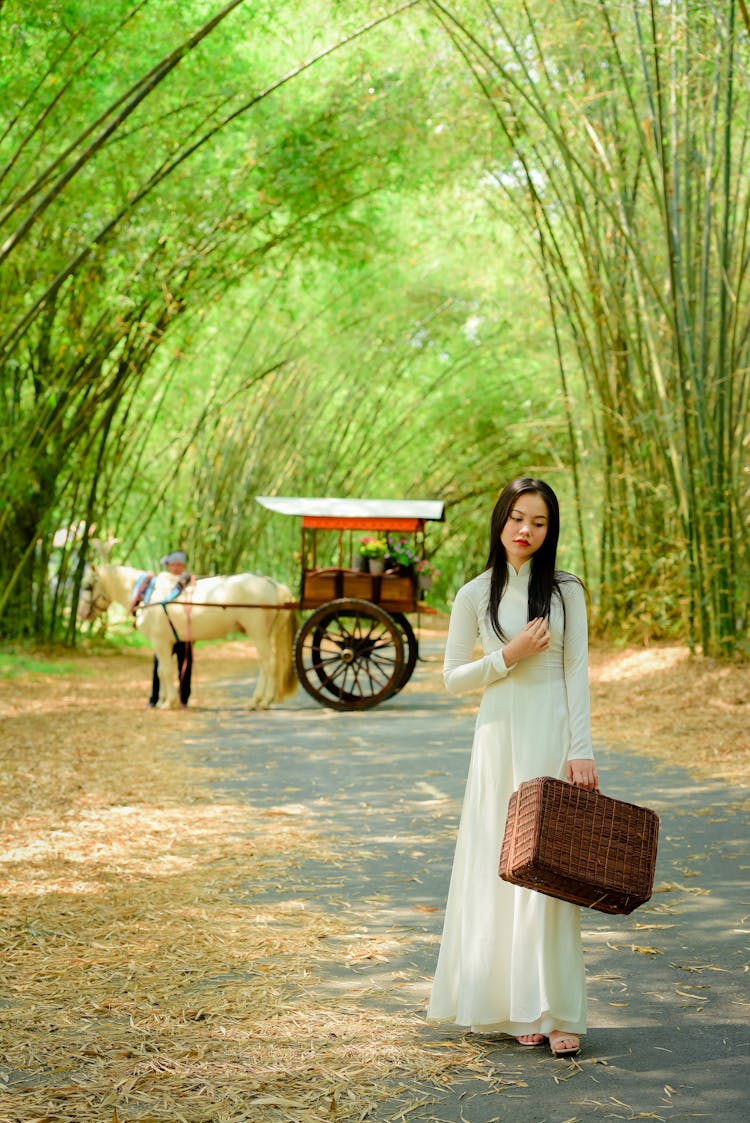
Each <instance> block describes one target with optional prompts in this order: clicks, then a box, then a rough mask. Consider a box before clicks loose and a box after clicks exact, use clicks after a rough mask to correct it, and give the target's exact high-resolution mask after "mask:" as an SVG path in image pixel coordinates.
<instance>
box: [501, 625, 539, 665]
mask: <svg viewBox="0 0 750 1123" xmlns="http://www.w3.org/2000/svg"><path fill="white" fill-rule="evenodd" d="M549 645H550V634H549V627H548V625H547V621H546V620H545V619H544V617H543V616H538V617H537V618H536V620H529V622H528V624H526V625H525V626H524V627H523V628H522V629H521V631H520V632H519V633H518V635H517V636H514V637H513V639H512V640H511V641H510V642H509V643H506V645H505V647H504V648H503V659H504V660H505V665H506V666H507V667H510V666H512V664H513V663H520V662H521V660H522V659H528V658H529V657H530V656H531V655H538V654H539V653H540V652H541V651H546V650H547V648H548V647H549Z"/></svg>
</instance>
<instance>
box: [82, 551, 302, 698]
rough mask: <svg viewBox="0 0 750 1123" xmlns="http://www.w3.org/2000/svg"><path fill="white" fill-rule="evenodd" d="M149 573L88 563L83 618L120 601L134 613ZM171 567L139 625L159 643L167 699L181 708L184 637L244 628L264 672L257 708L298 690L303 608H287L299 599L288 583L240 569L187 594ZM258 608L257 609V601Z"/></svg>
mask: <svg viewBox="0 0 750 1123" xmlns="http://www.w3.org/2000/svg"><path fill="white" fill-rule="evenodd" d="M145 576H146V574H144V572H143V571H142V570H138V569H133V568H132V566H128V565H109V564H101V563H97V564H96V565H89V566H87V567H86V572H85V574H84V578H83V582H82V584H81V593H80V597H79V600H78V615H79V617H80V618H81V619H82V620H95V619H96V617H97V616H100V615H101V614H102V613H104V612H106V611H107V609H108V608H109V606H110V604H111V603H112V601H117V603H118V604H121V605H123V607H124V608H126V609H127V610H128V611H130V605H131V601H132V598H133V593H134V591H135V588H136V586H137V585H138V583H139V582H140V581H141V580H142V579H143V578H144V577H145ZM174 587H175V580H174V578H173V577H171V576H170V575H169V574H168V573H161V574H159V576H158V577H156V579H155V582H154V585H153V589H152V592H151V595H150V597H149V602H148V604H147V605H140V606H139V607H138V608H137V609H136V613H135V623H136V627H137V628H138V630H139V631H140V632H142V633H143V635H144V636H145V637H146V639H147V640H148V641H149V643H150V644H151V646H152V648H153V649H154V654H155V655H156V657H157V659H158V660H159V697H160V698H161V699H163V701H161V702H160V703H159V705H160V706H162V707H165V708H166V707H169V708H171V709H175V708H177V707H178V706H179V695H178V692H177V687H176V684H175V676H174V673H171V674H170V669H171V668H172V667H173V659H172V646H173V644H174V643H175V641H176V640H178V639H179V640H183V641H185V640H189V641H192V640H201V639H219V638H220V637H221V636H226V635H229V634H230V633H231V632H242V633H244V635H246V636H247V637H248V639H249V640H250V641H251V642H252V643H253V644H254V645H255V648H256V650H257V652H258V661H259V663H260V673H259V676H258V682H257V685H256V687H255V691H254V693H253V696H252V698H251V700H250V709H251V710H265V709H268V707H269V706H270V705H271V703H272V702H281V701H283V700H284V698H286V697H288V696H289V695H291V694H293V693H294V692H295V690H296V689H297V679H296V677H295V671H294V634H295V631H296V613H295V611H294V610H293V609H292V608H279V607H277V606H280V605H288V604H290V602H292V600H293V598H292V594H291V592H290V590H289V589H288V588H287V587H286V585H280V584H279V583H278V582H277V581H274V580H272V578H270V577H257V576H256V575H255V574H253V573H237V574H235V575H234V576H231V577H203V578H200V579H199V580H197V581H195V582H194V583H193V584H191V585H189V586H188V587H187V589H186V590H184V591H183V592H181V593H180V594H179V597H177V598H175V599H172V600H169V599H168V598H169V597H170V595H173V593H174ZM251 606H252V607H251Z"/></svg>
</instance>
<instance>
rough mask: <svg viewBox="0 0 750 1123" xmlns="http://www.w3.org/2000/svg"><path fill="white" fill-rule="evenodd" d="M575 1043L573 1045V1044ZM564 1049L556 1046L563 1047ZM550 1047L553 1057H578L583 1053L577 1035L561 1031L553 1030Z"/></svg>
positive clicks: (550, 1036)
mask: <svg viewBox="0 0 750 1123" xmlns="http://www.w3.org/2000/svg"><path fill="white" fill-rule="evenodd" d="M573 1041H574V1042H575V1045H572V1044H571V1042H573ZM563 1042H564V1043H565V1045H564V1047H562V1048H556V1046H557V1045H558V1044H559V1045H563ZM549 1047H550V1052H551V1053H552V1056H553V1057H577V1056H578V1054H579V1053H580V1051H581V1042H580V1041H579V1039H578V1034H577V1033H564V1032H563V1030H561V1029H553V1030H552V1032H551V1033H550V1035H549Z"/></svg>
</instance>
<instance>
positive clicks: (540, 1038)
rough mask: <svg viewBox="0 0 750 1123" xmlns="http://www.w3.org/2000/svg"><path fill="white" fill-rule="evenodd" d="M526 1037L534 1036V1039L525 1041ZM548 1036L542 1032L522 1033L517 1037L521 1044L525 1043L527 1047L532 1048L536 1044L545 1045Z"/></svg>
mask: <svg viewBox="0 0 750 1123" xmlns="http://www.w3.org/2000/svg"><path fill="white" fill-rule="evenodd" d="M524 1037H528V1038H532V1039H533V1040H530V1041H524ZM546 1040H547V1038H546V1037H545V1036H544V1034H542V1033H522V1034H521V1036H520V1037H517V1038H516V1041H517V1042H518V1044H519V1045H523V1046H524V1047H525V1048H526V1049H531V1048H533V1047H534V1046H536V1045H544V1043H545V1041H546Z"/></svg>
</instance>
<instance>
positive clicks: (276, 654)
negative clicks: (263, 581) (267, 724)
mask: <svg viewBox="0 0 750 1123" xmlns="http://www.w3.org/2000/svg"><path fill="white" fill-rule="evenodd" d="M293 599H294V598H293V597H292V593H291V590H290V589H287V587H286V585H279V586H278V603H279V604H288V603H289V602H290V601H291V600H293ZM296 634H297V613H296V612H295V611H294V609H293V608H281V609H279V611H278V612H277V613H276V619H275V620H274V622H273V627H272V629H271V643H272V645H273V700H274V702H283V701H284V699H285V698H289V697H290V695H292V694H294V693H295V691H296V690H297V673H296V671H295V667H294V637H295V635H296Z"/></svg>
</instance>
